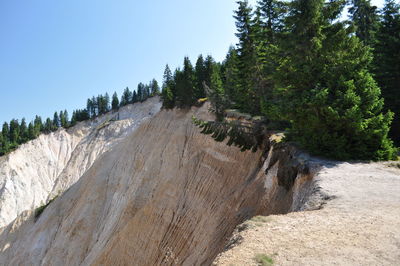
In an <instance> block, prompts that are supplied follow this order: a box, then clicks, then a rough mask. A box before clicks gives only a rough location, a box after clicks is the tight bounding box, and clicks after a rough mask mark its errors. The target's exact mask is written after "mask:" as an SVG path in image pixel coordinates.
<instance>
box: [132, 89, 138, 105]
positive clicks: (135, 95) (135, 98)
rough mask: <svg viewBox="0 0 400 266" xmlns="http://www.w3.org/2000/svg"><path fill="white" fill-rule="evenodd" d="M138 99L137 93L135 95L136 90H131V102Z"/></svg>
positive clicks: (135, 101)
mask: <svg viewBox="0 0 400 266" xmlns="http://www.w3.org/2000/svg"><path fill="white" fill-rule="evenodd" d="M138 101H139V99H138V95H137V93H136V91H133V93H132V103H137V102H138Z"/></svg>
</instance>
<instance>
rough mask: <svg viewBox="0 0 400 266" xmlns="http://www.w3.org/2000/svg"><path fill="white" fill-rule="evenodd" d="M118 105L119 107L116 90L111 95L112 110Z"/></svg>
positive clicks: (116, 108)
mask: <svg viewBox="0 0 400 266" xmlns="http://www.w3.org/2000/svg"><path fill="white" fill-rule="evenodd" d="M118 107H119V100H118V95H117V92H114V94H113V96H112V102H111V108H112V109H113V110H118Z"/></svg>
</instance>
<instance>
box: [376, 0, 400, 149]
mask: <svg viewBox="0 0 400 266" xmlns="http://www.w3.org/2000/svg"><path fill="white" fill-rule="evenodd" d="M381 15H382V21H381V24H380V27H379V29H378V32H377V34H376V44H375V46H374V61H373V69H374V71H373V72H374V74H375V77H376V80H377V82H378V84H379V86H380V87H381V90H382V96H383V97H384V99H385V109H386V110H391V111H393V112H395V113H396V114H395V117H394V121H393V125H392V130H391V132H390V136H391V138H392V139H393V140H394V141H395V142H396V144H397V145H398V146H400V134H399V132H400V88H399V86H400V85H399V84H400V49H399V47H400V5H399V4H397V3H396V2H395V1H393V0H388V1H386V2H385V6H384V8H383V10H382V11H381Z"/></svg>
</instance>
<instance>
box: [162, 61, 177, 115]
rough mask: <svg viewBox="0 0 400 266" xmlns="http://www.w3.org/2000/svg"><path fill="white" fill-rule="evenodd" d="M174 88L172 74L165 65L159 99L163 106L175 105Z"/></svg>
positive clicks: (170, 106)
mask: <svg viewBox="0 0 400 266" xmlns="http://www.w3.org/2000/svg"><path fill="white" fill-rule="evenodd" d="M173 88H174V78H173V76H172V72H171V69H170V68H169V66H168V65H166V66H165V70H164V77H163V84H162V92H161V99H162V102H163V107H164V108H167V109H169V108H173V107H174V106H175V97H176V96H175V93H174V92H175V91H174V90H173Z"/></svg>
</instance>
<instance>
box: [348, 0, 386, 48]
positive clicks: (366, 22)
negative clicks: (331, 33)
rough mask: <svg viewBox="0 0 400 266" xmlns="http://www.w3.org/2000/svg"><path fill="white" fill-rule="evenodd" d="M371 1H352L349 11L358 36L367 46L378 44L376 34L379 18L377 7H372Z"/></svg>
mask: <svg viewBox="0 0 400 266" xmlns="http://www.w3.org/2000/svg"><path fill="white" fill-rule="evenodd" d="M370 2H371V1H370V0H352V1H351V4H352V5H351V7H350V9H349V13H350V17H351V20H352V22H353V23H354V25H355V26H356V36H357V37H358V38H359V39H360V40H361V41H363V42H364V44H366V45H371V46H372V45H374V44H375V43H376V36H375V35H376V32H377V30H378V27H379V18H378V12H377V7H376V6H371V3H370Z"/></svg>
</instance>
